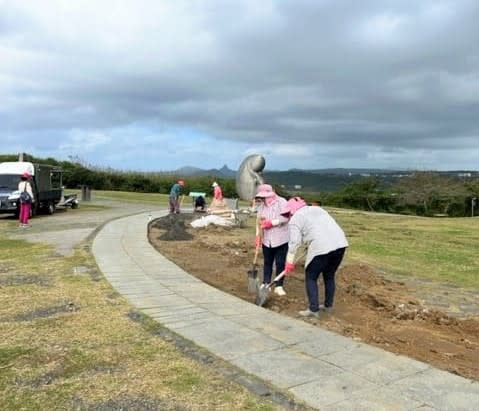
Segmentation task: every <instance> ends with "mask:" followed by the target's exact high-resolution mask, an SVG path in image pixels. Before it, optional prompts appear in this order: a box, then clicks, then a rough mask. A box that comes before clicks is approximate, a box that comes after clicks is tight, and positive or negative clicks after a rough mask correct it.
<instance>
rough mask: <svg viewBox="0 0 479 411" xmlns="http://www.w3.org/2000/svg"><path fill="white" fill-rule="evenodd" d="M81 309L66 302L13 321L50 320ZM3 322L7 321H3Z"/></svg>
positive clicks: (18, 316)
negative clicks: (58, 315) (57, 315)
mask: <svg viewBox="0 0 479 411" xmlns="http://www.w3.org/2000/svg"><path fill="white" fill-rule="evenodd" d="M79 309H80V308H79V307H78V306H76V305H75V303H73V302H65V303H63V304H61V305H56V306H52V307H43V308H37V309H36V310H32V311H28V312H26V313H23V314H19V315H15V316H14V317H13V318H12V321H33V320H37V319H39V318H48V317H51V316H53V315H56V314H59V313H61V314H63V313H72V312H74V311H78V310H79ZM2 321H6V320H5V319H3V320H2Z"/></svg>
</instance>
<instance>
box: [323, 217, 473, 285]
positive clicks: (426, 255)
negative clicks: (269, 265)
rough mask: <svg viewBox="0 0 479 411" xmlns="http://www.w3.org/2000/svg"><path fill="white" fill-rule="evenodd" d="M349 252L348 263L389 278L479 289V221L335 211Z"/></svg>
mask: <svg viewBox="0 0 479 411" xmlns="http://www.w3.org/2000/svg"><path fill="white" fill-rule="evenodd" d="M332 214H333V215H334V217H335V218H336V220H337V221H338V222H339V223H340V224H341V226H342V227H343V229H344V230H345V232H346V234H347V236H348V239H349V242H350V247H349V250H348V253H347V259H346V262H348V261H349V262H355V263H366V264H369V265H371V266H373V267H375V268H378V269H380V270H382V271H384V272H385V273H386V274H393V275H394V274H399V275H404V276H410V277H416V278H427V279H429V280H435V281H447V282H451V283H453V284H456V285H457V286H461V287H467V288H479V253H478V250H479V218H423V217H411V216H398V215H384V214H369V213H361V212H354V211H351V212H344V211H338V212H335V211H334V210H333V211H332Z"/></svg>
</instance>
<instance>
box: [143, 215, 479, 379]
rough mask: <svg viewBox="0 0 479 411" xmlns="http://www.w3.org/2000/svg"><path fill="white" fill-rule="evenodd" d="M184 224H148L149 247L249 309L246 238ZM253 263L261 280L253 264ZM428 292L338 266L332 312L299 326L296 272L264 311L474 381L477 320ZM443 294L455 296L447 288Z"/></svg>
mask: <svg viewBox="0 0 479 411" xmlns="http://www.w3.org/2000/svg"><path fill="white" fill-rule="evenodd" d="M192 218H193V216H192V215H188V214H180V215H169V216H167V217H164V218H162V219H158V220H155V221H153V222H152V223H151V224H150V225H149V231H148V236H149V241H150V243H151V244H152V245H153V246H154V247H155V248H156V249H157V250H158V251H159V252H161V253H162V254H163V255H165V256H166V257H167V258H169V259H170V260H171V261H173V262H174V263H175V264H177V265H178V266H180V267H181V268H183V269H184V270H185V271H187V272H188V273H190V274H192V275H194V276H196V277H198V278H199V279H201V280H202V281H204V282H205V283H208V284H210V285H212V286H214V287H216V288H218V289H220V290H222V291H225V292H227V293H230V294H233V295H235V296H237V297H239V298H241V299H243V300H245V301H248V302H250V303H252V304H254V301H255V297H256V295H254V294H253V295H252V294H250V293H248V274H247V273H248V270H251V268H252V262H253V257H254V246H253V242H254V239H253V238H252V237H251V233H250V231H249V230H246V229H241V228H236V227H219V226H215V225H209V226H207V227H204V228H191V226H190V225H189V224H188V222H189V221H190V220H191V219H192ZM165 233H167V235H166V236H165ZM171 240H175V241H171ZM260 254H261V253H260ZM258 263H259V267H260V269H259V273H260V275H261V265H262V261H261V258H258ZM297 266H298V267H301V266H302V264H301V262H300V263H298V265H297ZM441 287H444V286H443V285H441ZM433 288H434V284H431V283H428V284H427V286H424V284H420V283H414V284H412V283H411V284H409V283H408V284H406V283H404V282H402V281H400V280H396V279H392V278H385V277H384V275H382V274H380V273H378V272H377V271H376V270H374V269H373V268H371V267H369V266H367V265H365V264H349V265H344V266H343V267H342V268H341V269H340V270H339V271H338V273H337V291H336V301H335V307H334V311H333V312H332V313H324V314H322V315H321V317H320V318H319V319H309V318H308V319H303V318H301V317H299V316H298V311H299V310H303V309H305V307H307V298H306V295H305V289H304V274H303V270H302V269H301V268H297V269H296V272H295V273H294V275H292V276H290V277H288V278H287V279H286V281H285V289H286V291H287V295H286V296H285V297H278V296H276V295H275V294H274V293H270V295H269V296H268V299H267V301H266V303H265V308H268V309H270V310H273V311H276V312H278V313H281V314H283V315H287V316H290V317H294V318H298V319H300V318H301V319H302V320H303V321H307V322H309V323H310V324H314V325H316V326H318V327H322V328H324V329H328V330H331V331H334V332H337V333H339V334H342V335H344V336H348V337H352V338H354V339H356V340H358V341H363V342H365V343H368V344H371V345H375V346H378V347H380V348H382V349H384V350H387V351H390V352H393V353H396V354H401V355H405V356H408V357H410V358H414V359H417V360H419V361H423V362H426V363H429V364H431V365H433V366H435V367H437V368H440V369H443V370H447V371H450V372H453V373H455V374H458V375H461V376H464V377H466V378H470V379H474V380H477V381H479V361H478V354H477V353H478V352H479V316H478V315H474V314H469V313H468V314H467V315H464V316H463V317H462V318H458V317H452V316H450V315H448V314H446V313H445V312H443V311H441V310H439V309H437V308H436V307H434V306H432V305H431V304H428V303H426V302H425V301H429V300H430V298H428V297H430V296H431V295H433ZM320 290H321V293H322V284H320ZM448 292H449V293H451V294H452V293H454V292H459V290H458V289H457V288H453V287H451V288H450V290H448ZM320 296H321V294H320ZM418 296H420V297H422V298H419V297H418Z"/></svg>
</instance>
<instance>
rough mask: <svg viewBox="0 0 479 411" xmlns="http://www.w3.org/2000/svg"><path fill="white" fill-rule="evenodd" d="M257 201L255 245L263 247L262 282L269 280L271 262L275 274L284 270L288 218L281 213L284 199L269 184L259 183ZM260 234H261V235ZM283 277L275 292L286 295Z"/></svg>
mask: <svg viewBox="0 0 479 411" xmlns="http://www.w3.org/2000/svg"><path fill="white" fill-rule="evenodd" d="M255 198H256V199H257V200H258V201H259V202H260V204H259V206H258V212H257V220H256V238H255V245H256V247H259V246H262V249H263V284H269V283H270V282H271V276H272V274H273V264H275V265H276V275H278V274H279V273H281V272H282V271H283V270H284V267H285V262H286V254H287V253H288V238H289V237H288V218H287V217H284V216H282V215H281V210H282V209H283V208H284V207H285V206H286V199H284V198H283V197H280V196H278V195H277V194H276V193H275V192H274V191H273V187H271V186H270V185H269V184H261V185H259V186H258V190H257V193H256V197H255ZM261 234H262V235H261ZM283 285H284V277H282V278H281V279H280V280H278V282H277V283H276V287H275V288H274V292H275V294H277V295H279V296H284V295H286V291H285V290H284V288H283Z"/></svg>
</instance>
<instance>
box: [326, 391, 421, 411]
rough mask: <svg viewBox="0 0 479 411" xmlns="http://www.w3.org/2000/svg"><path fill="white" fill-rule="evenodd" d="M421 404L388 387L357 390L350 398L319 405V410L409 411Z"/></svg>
mask: <svg viewBox="0 0 479 411" xmlns="http://www.w3.org/2000/svg"><path fill="white" fill-rule="evenodd" d="M422 405H423V404H422V403H421V402H420V401H415V400H414V399H411V398H408V397H407V396H405V395H403V394H401V393H399V392H397V391H395V390H393V389H389V388H384V387H383V388H381V389H378V390H372V391H369V390H368V391H366V392H358V393H354V394H352V395H351V397H350V398H348V399H346V400H344V401H340V402H337V403H334V404H330V405H325V406H321V411H372V410H374V411H410V410H415V409H417V408H418V407H420V406H422Z"/></svg>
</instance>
